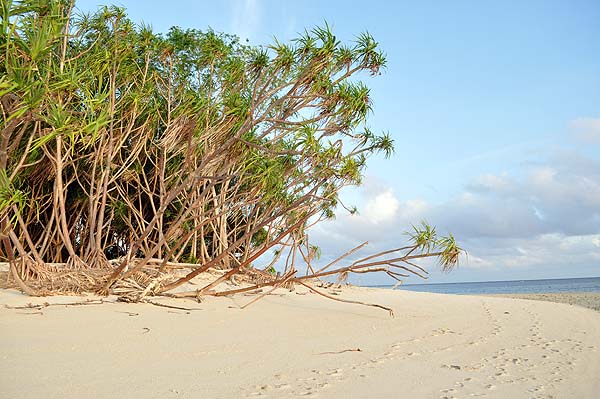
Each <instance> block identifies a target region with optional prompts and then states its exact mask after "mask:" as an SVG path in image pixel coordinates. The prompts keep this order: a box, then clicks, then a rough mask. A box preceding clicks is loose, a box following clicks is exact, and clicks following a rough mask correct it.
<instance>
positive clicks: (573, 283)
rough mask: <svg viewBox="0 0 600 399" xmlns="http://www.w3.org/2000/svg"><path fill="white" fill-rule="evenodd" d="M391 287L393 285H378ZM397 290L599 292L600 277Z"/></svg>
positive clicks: (418, 287) (429, 285)
mask: <svg viewBox="0 0 600 399" xmlns="http://www.w3.org/2000/svg"><path fill="white" fill-rule="evenodd" d="M377 287H381V288H391V287H392V286H377ZM396 290H405V291H420V292H434V293H438V294H459V295H476V294H537V293H548V292H598V293H600V277H589V278H563V279H548V280H515V281H483V282H474V283H442V284H404V285H400V286H398V287H397V288H396Z"/></svg>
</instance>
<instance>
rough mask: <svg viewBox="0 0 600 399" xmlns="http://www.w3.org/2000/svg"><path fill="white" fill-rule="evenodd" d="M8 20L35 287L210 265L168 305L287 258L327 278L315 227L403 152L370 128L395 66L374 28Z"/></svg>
mask: <svg viewBox="0 0 600 399" xmlns="http://www.w3.org/2000/svg"><path fill="white" fill-rule="evenodd" d="M0 12H1V24H2V27H1V33H0V36H1V37H0V50H1V51H0V100H1V111H2V118H1V120H0V130H1V135H0V219H1V223H2V226H1V227H2V229H1V233H0V234H1V239H2V246H1V247H0V258H2V259H4V260H7V261H9V262H10V263H11V265H13V266H14V267H13V273H12V274H13V277H14V278H15V279H17V280H19V283H20V286H21V288H22V289H25V288H23V287H24V286H25V287H27V284H26V283H25V281H26V280H27V279H35V278H37V279H43V277H44V275H45V273H48V270H49V267H50V266H48V265H53V264H59V265H62V266H63V268H66V269H68V270H96V271H98V274H97V275H96V277H97V278H95V279H93V281H90V282H89V285H88V286H87V287H85V288H81V289H86V290H90V289H92V288H93V289H95V290H99V291H100V292H109V291H110V290H111V289H112V288H114V287H115V282H117V281H125V280H126V279H128V278H133V277H135V276H136V275H139V273H142V272H145V273H146V275H147V276H150V277H152V278H157V276H159V275H160V274H161V273H164V272H165V271H166V270H167V269H168V267H169V265H170V264H172V263H178V262H179V263H189V264H197V265H198V267H195V268H193V269H191V270H190V271H189V273H187V274H185V275H182V276H179V277H177V278H171V279H167V281H163V282H162V283H161V284H160V288H157V289H156V291H157V292H164V291H169V290H172V289H173V288H176V287H177V286H179V285H181V284H182V283H184V282H186V281H189V280H190V279H191V278H193V277H194V276H196V275H197V274H199V273H201V272H203V271H206V270H208V269H209V268H222V269H227V270H230V273H231V274H235V273H238V272H240V271H243V270H248V269H253V268H254V264H253V262H255V261H256V259H258V258H259V257H260V256H261V255H263V254H264V253H265V252H266V251H267V250H269V249H271V248H273V247H276V246H277V247H280V249H279V250H278V251H276V253H277V255H276V258H279V257H280V256H281V253H282V252H283V251H282V250H283V249H285V250H287V251H288V252H287V253H289V255H288V260H287V262H286V270H285V271H284V275H288V272H290V271H292V270H294V271H295V266H294V262H295V258H296V254H299V255H298V256H302V257H303V259H304V261H305V262H307V263H308V265H309V268H310V260H311V259H313V258H314V256H315V255H316V253H317V252H318V251H317V250H316V248H315V247H314V246H312V245H311V244H309V243H308V240H307V237H306V231H307V229H308V228H309V227H310V226H311V225H314V224H315V223H318V222H320V221H322V220H324V219H328V218H332V217H333V216H334V210H335V209H336V207H338V206H339V205H340V202H339V198H338V193H339V191H340V189H341V188H342V187H344V186H348V185H358V184H360V182H361V174H362V172H363V170H364V168H365V166H366V163H367V160H368V158H369V157H370V156H371V155H373V154H375V153H378V152H381V153H383V154H384V155H385V156H390V155H391V154H392V153H393V140H392V139H391V137H390V135H389V134H387V133H386V134H380V135H378V134H375V133H373V132H372V131H371V130H370V129H369V128H368V127H367V125H366V121H367V117H368V115H369V113H370V112H371V108H372V103H371V98H370V94H369V88H368V86H367V85H366V84H364V83H363V82H362V81H361V80H360V79H361V78H362V79H365V78H371V77H376V76H378V75H380V72H381V71H382V70H383V69H384V68H385V63H386V60H385V56H384V54H383V52H382V51H381V50H380V49H379V47H378V44H377V42H376V41H375V39H374V38H373V37H372V36H371V35H369V34H368V33H362V34H360V35H358V36H357V37H356V39H355V40H354V42H352V43H349V44H344V43H341V42H340V41H339V40H338V39H337V38H336V36H335V35H334V34H333V32H332V30H331V29H330V27H329V26H328V25H327V24H325V25H324V26H322V27H315V28H313V29H310V30H305V31H304V32H303V33H302V34H299V36H298V37H297V38H296V39H294V40H292V41H290V42H289V43H281V42H279V41H277V40H276V39H275V40H274V41H273V43H272V44H270V45H266V46H250V45H246V44H242V43H240V41H239V40H238V38H237V37H236V36H233V35H228V34H224V33H218V32H214V31H212V30H210V29H209V30H196V29H181V28H178V27H173V28H171V29H170V30H169V32H168V33H166V34H159V33H155V32H152V30H151V28H150V27H149V26H146V25H144V24H135V23H134V22H132V21H131V20H130V19H129V18H128V17H127V15H126V12H125V10H124V9H122V8H119V7H115V6H110V7H102V8H100V9H99V10H98V11H97V12H95V13H91V14H78V15H76V14H74V9H73V4H72V3H70V2H67V1H59V0H50V1H42V0H26V1H20V2H16V1H11V0H3V1H2V9H1V10H0ZM421 233H423V231H422V230H421V229H419V230H417V232H416V236H419V234H421ZM416 236H415V237H416ZM421 238H422V237H421ZM427 240H428V241H427V243H423V242H418V248H419V249H420V250H425V251H426V252H427V253H430V254H432V256H434V255H435V256H438V255H439V254H441V253H444V254H445V255H444V256H445V257H444V258H443V262H444V264H446V265H453V264H455V263H456V259H454V258H453V256H454V255H456V254H457V251H458V248H457V247H456V244H455V243H454V240H453V239H450V238H448V237H446V238H444V239H443V240H442V239H438V238H437V237H436V236H435V234H434V235H433V236H431V237H429V238H428V239H427ZM444 240H446V241H444ZM416 243H417V242H416ZM415 245H417V244H415ZM411 253H412V251H411ZM436 254H437V255H436ZM409 255H410V254H409ZM263 266H264V265H263ZM270 266H271V265H267V266H266V267H264V270H267V271H268V270H269V269H270ZM405 266H406V265H405ZM149 270H151V272H150V271H149ZM350 271H352V270H350ZM307 273H308V274H309V275H310V274H311V271H310V270H309V271H307ZM267 274H268V273H267ZM312 274H315V272H314V270H312ZM98 276H101V277H98ZM294 278H295V277H294ZM161 281H162V280H161ZM274 281H275V280H274ZM84 285H85V284H84ZM29 289H30V291H32V290H33V289H32V288H31V287H29ZM33 291H35V290H33Z"/></svg>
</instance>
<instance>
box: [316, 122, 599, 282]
mask: <svg viewBox="0 0 600 399" xmlns="http://www.w3.org/2000/svg"><path fill="white" fill-rule="evenodd" d="M574 126H575V127H577V128H578V129H579V128H581V129H580V130H578V131H585V132H587V133H590V134H587V135H585V140H588V141H589V140H592V139H594V137H595V136H594V135H592V134H591V133H593V132H600V119H594V118H581V119H577V120H575V121H573V122H572V123H571V127H572V128H573V127H574ZM583 128H585V129H583ZM578 138H579V139H582V138H581V137H579V136H578ZM599 143H600V141H599ZM599 149H600V148H599ZM521 165H522V166H521V169H520V170H517V171H515V172H513V173H512V174H508V173H498V174H486V175H481V176H479V177H477V178H475V179H474V180H473V181H470V182H467V184H465V185H464V187H463V190H462V192H461V193H460V194H458V195H456V196H455V197H452V198H448V199H446V200H443V201H441V202H439V203H432V202H427V201H424V200H421V199H418V198H417V199H407V200H402V199H400V198H399V197H398V195H397V194H396V193H395V192H394V189H393V188H392V187H386V186H385V185H382V184H381V182H378V180H377V178H375V177H372V176H371V177H367V179H366V181H367V182H366V184H365V185H364V186H363V187H361V188H360V189H359V197H360V199H361V200H362V202H363V204H362V206H360V207H359V210H362V212H361V213H359V214H358V215H347V214H341V215H339V216H338V218H337V220H335V221H333V222H327V223H323V224H321V225H320V226H317V227H316V228H315V230H314V231H313V233H312V236H311V237H312V239H313V241H314V242H315V243H317V244H318V245H321V246H322V248H323V253H324V254H331V257H335V256H336V255H338V254H340V253H343V252H344V251H345V250H347V249H349V248H351V247H353V246H354V245H357V244H359V243H361V242H363V241H367V240H368V241H370V242H371V243H372V245H371V248H370V249H371V251H373V252H375V251H378V250H383V249H390V248H394V247H397V246H399V244H402V243H403V242H405V241H406V236H404V235H403V234H402V233H403V231H405V230H407V229H408V228H410V225H411V224H412V223H419V222H420V221H421V220H427V221H428V222H430V223H431V224H432V225H435V226H437V228H438V231H439V232H440V233H442V234H444V233H445V232H447V231H451V232H452V233H453V234H454V235H455V237H457V239H458V241H459V242H460V243H461V244H462V246H463V247H464V248H465V249H466V250H467V251H468V257H467V258H466V259H464V260H463V262H462V265H461V266H460V269H461V271H460V272H459V273H456V276H453V275H449V276H448V277H447V278H445V279H441V278H440V279H439V281H443V280H446V281H451V280H461V279H467V280H477V279H494V280H498V279H511V278H544V277H548V278H551V277H563V276H565V277H566V276H574V277H576V276H579V277H583V276H599V275H600V159H598V158H594V157H589V156H588V157H586V156H584V155H583V154H582V153H580V152H578V151H577V150H564V149H561V150H553V151H546V157H545V160H544V161H542V162H540V161H536V162H535V163H533V162H529V161H527V160H523V162H521ZM379 282H380V281H376V282H375V283H379ZM415 282H416V281H415Z"/></svg>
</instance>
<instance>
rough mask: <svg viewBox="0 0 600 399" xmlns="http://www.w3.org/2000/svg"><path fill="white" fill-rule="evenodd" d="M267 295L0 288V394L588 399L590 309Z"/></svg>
mask: <svg viewBox="0 0 600 399" xmlns="http://www.w3.org/2000/svg"><path fill="white" fill-rule="evenodd" d="M279 292H281V293H284V295H283V296H268V297H266V298H264V299H263V300H261V301H259V302H257V303H255V304H253V305H252V306H250V307H248V308H247V309H245V310H241V309H239V308H238V305H241V304H244V303H246V302H247V301H249V300H250V299H251V298H252V297H248V296H237V297H235V298H233V299H229V298H208V299H207V300H206V301H205V302H203V303H200V304H198V303H195V302H193V301H189V300H166V299H156V301H160V302H162V303H169V304H172V305H175V306H184V307H190V308H197V309H201V310H194V311H191V312H189V313H187V312H185V311H179V310H173V309H168V308H161V307H156V306H152V305H148V304H122V303H109V304H103V305H89V306H78V307H65V306H50V307H46V308H43V309H41V310H35V309H33V310H29V309H28V310H22V309H8V308H6V307H5V306H4V305H10V306H20V305H24V304H27V303H29V302H31V303H43V302H45V301H48V302H51V303H60V302H74V301H77V300H80V299H79V298H76V297H52V298H30V297H26V296H24V295H22V294H19V293H17V292H16V291H12V290H0V304H2V305H0V396H1V397H5V398H92V397H93V398H111V399H117V398H135V397H140V398H161V399H162V398H245V397H265V398H267V397H268V398H287V397H298V396H304V395H306V396H309V397H310V396H314V397H321V398H399V397H411V398H454V397H456V398H468V397H477V396H481V397H486V398H510V399H517V398H598V397H599V396H598V395H599V392H600V351H599V349H600V348H599V347H600V313H599V312H595V311H592V310H590V309H584V308H580V307H573V306H569V305H563V304H556V303H550V302H538V301H524V300H518V299H507V298H489V297H468V296H450V295H437V294H426V293H415V292H395V291H389V290H375V289H362V288H361V289H359V288H350V289H347V290H346V291H345V292H344V293H343V294H342V296H343V297H348V298H350V297H351V298H355V299H356V298H359V299H363V300H368V301H370V302H377V303H380V304H384V305H390V306H392V307H394V309H395V312H396V317H395V318H394V319H392V318H390V317H389V316H388V314H387V313H386V312H385V311H382V310H379V309H374V308H367V307H362V306H358V305H351V304H343V303H338V302H333V301H330V300H327V299H325V298H323V297H319V296H317V295H315V294H308V295H298V294H296V293H289V292H287V291H285V290H282V291H279ZM109 299H110V298H109ZM40 312H41V313H40ZM128 312H130V313H128ZM130 314H131V315H130ZM148 329H149V330H148ZM357 348H359V349H360V350H361V351H360V352H358V351H347V352H343V353H338V354H335V353H325V354H321V353H323V352H337V351H344V350H347V349H357Z"/></svg>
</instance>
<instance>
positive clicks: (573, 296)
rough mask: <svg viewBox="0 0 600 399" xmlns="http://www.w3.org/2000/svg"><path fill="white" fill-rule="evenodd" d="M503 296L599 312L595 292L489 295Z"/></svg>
mask: <svg viewBox="0 0 600 399" xmlns="http://www.w3.org/2000/svg"><path fill="white" fill-rule="evenodd" d="M490 296H496V297H505V298H517V299H531V300H535V301H550V302H560V303H568V304H569V305H577V306H583V307H585V308H590V309H593V310H597V311H599V312H600V293H596V292H560V293H546V294H498V295H490Z"/></svg>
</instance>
